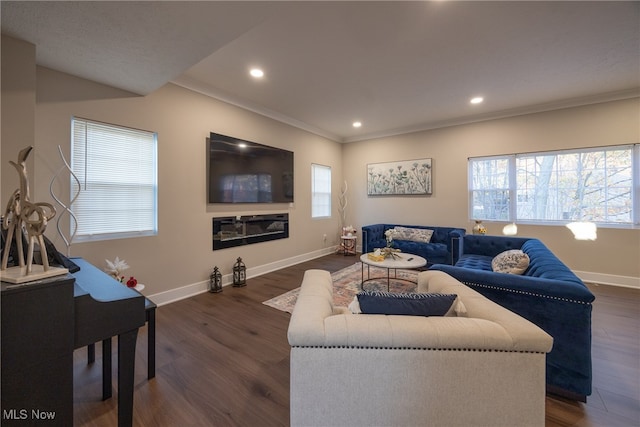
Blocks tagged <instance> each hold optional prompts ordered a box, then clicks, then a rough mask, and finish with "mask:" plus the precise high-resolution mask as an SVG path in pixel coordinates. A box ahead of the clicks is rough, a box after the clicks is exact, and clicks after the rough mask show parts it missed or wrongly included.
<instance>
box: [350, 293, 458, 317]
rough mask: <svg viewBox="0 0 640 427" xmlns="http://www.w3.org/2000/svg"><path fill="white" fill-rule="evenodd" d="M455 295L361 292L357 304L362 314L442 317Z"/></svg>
mask: <svg viewBox="0 0 640 427" xmlns="http://www.w3.org/2000/svg"><path fill="white" fill-rule="evenodd" d="M456 297H457V295H455V294H394V293H390V292H374V291H362V292H359V293H358V303H359V304H360V310H361V311H362V313H363V314H398V315H408V316H444V315H445V314H446V313H447V311H449V309H450V308H451V306H452V305H453V302H454V301H455V299H456Z"/></svg>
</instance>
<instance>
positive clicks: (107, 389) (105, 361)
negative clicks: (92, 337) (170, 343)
mask: <svg viewBox="0 0 640 427" xmlns="http://www.w3.org/2000/svg"><path fill="white" fill-rule="evenodd" d="M157 307H158V306H157V305H156V304H155V303H154V302H153V301H151V300H150V299H149V298H147V297H145V298H144V309H145V316H146V322H147V327H148V329H147V359H148V361H147V379H149V380H150V379H151V378H154V377H155V376H156V308H157ZM95 361H96V344H95V343H93V344H89V345H88V346H87V364H91V363H93V362H95ZM110 397H111V338H107V339H105V340H104V341H102V399H103V400H106V399H108V398H110Z"/></svg>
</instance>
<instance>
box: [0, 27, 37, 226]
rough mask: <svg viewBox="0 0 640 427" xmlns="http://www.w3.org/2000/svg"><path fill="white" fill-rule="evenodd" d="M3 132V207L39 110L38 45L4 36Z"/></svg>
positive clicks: (30, 140)
mask: <svg viewBox="0 0 640 427" xmlns="http://www.w3.org/2000/svg"><path fill="white" fill-rule="evenodd" d="M1 63H2V69H1V74H0V75H1V76H2V105H1V107H2V134H1V138H2V140H1V142H2V144H1V149H0V164H1V165H2V166H1V167H0V171H1V180H2V184H1V187H0V206H2V209H3V211H2V212H3V214H4V208H5V206H6V204H7V201H8V200H9V197H10V196H11V194H12V193H13V191H14V190H15V189H16V188H18V186H19V185H20V184H19V180H18V173H17V171H16V169H15V168H14V167H13V166H11V165H10V164H9V161H10V160H12V161H14V162H15V161H16V160H17V158H18V152H19V151H20V150H21V149H23V148H25V147H28V146H30V145H33V141H34V132H35V117H36V114H35V110H36V104H35V100H36V67H35V63H36V47H35V46H34V45H32V44H31V43H27V42H24V41H21V40H16V39H14V38H11V37H5V36H2V61H1ZM33 159H34V155H33V153H31V154H30V156H29V158H28V159H27V172H28V174H29V178H30V179H33V177H34V168H33V162H34V160H33Z"/></svg>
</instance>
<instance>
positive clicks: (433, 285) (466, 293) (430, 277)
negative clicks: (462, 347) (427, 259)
mask: <svg viewBox="0 0 640 427" xmlns="http://www.w3.org/2000/svg"><path fill="white" fill-rule="evenodd" d="M418 283H421V284H422V288H423V289H424V288H427V289H428V290H429V292H440V293H447V294H456V295H458V298H460V300H461V301H462V302H463V304H464V306H465V309H466V311H467V314H466V316H467V317H469V318H480V319H486V320H490V321H492V322H495V323H497V324H499V325H500V326H501V327H502V328H504V330H505V331H506V332H507V333H508V334H509V335H510V336H511V338H512V340H513V342H514V350H516V351H529V350H530V348H531V347H532V346H540V348H541V351H544V352H549V351H551V348H552V346H553V338H552V337H551V335H549V334H547V333H546V332H545V331H543V330H542V329H541V328H539V327H538V326H536V325H534V324H533V323H531V322H530V321H528V320H527V319H525V318H524V317H521V316H518V315H517V314H515V313H513V312H512V311H510V310H507V309H506V308H504V307H502V306H500V305H499V304H496V303H494V302H493V301H491V300H489V299H487V298H485V297H484V296H482V295H480V294H479V293H478V292H476V291H474V290H473V289H471V288H470V287H468V286H465V285H464V284H462V283H461V282H459V281H458V280H457V279H455V278H453V277H451V276H449V275H448V274H447V273H444V272H442V271H437V270H427V271H423V272H421V273H418Z"/></svg>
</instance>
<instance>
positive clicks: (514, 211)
mask: <svg viewBox="0 0 640 427" xmlns="http://www.w3.org/2000/svg"><path fill="white" fill-rule="evenodd" d="M639 152H640V145H637V144H636V145H625V146H611V147H598V148H588V149H579V150H565V151H554V152H542V153H527V154H514V155H505V156H494V157H483V158H471V159H469V201H470V203H469V206H470V208H469V215H470V218H471V219H485V220H495V221H518V222H522V223H533V224H535V223H546V224H553V223H559V224H566V222H567V221H592V222H596V223H598V224H601V225H605V226H606V225H610V226H616V225H619V226H634V225H639V224H640V208H639V207H638V206H639V204H640V200H638V198H640V182H639V181H640V178H639V177H640V171H639V169H640V154H639Z"/></svg>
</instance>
